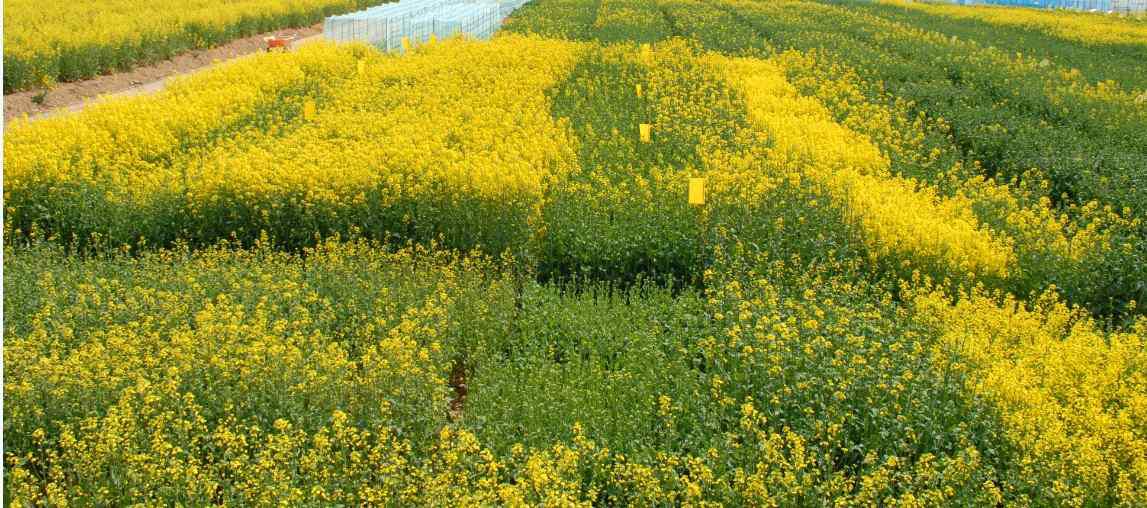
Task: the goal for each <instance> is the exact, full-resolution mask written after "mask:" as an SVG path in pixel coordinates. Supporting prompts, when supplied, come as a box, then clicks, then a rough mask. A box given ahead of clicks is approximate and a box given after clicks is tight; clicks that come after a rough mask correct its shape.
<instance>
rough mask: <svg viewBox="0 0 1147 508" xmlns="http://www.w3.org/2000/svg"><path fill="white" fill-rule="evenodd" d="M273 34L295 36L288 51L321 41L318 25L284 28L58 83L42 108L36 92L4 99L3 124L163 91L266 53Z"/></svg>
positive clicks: (8, 96) (16, 94)
mask: <svg viewBox="0 0 1147 508" xmlns="http://www.w3.org/2000/svg"><path fill="white" fill-rule="evenodd" d="M274 34H281V35H287V34H297V36H298V39H297V40H296V41H295V42H293V43H292V47H294V46H298V45H300V44H305V43H307V42H312V41H315V40H318V39H320V38H321V37H322V23H318V24H315V25H312V26H309V27H303V28H286V29H283V30H276V31H274V32H268V33H265V34H259V35H253V36H251V37H245V38H242V39H236V40H234V41H231V42H229V43H227V44H225V45H223V46H219V47H215V48H210V49H204V50H198V51H192V52H189V53H184V54H182V55H179V56H177V57H175V58H172V59H171V60H165V61H163V62H158V63H155V64H152V65H147V66H143V67H137V68H135V69H132V70H130V71H127V72H121V73H117V74H109V75H106V76H98V77H95V78H92V79H88V80H84V81H76V82H72V83H60V84H59V85H57V86H56V87H55V88H53V89H52V90H51V91H49V92H48V93H47V95H46V96H45V97H44V101H43V103H42V104H36V102H35V101H34V100H33V98H34V97H36V95H38V94H40V93H41V92H39V91H25V92H16V93H12V94H8V95H5V96H4V120H6V121H7V120H10V119H12V118H19V117H21V116H24V115H28V117H29V118H32V119H38V118H44V117H48V116H51V115H55V114H59V113H63V112H68V111H79V110H81V109H83V108H84V106H85V105H86V104H87V103H90V102H92V101H91V100H92V99H96V98H101V97H124V96H131V95H143V94H149V93H155V92H158V91H160V90H163V87H164V86H165V84H166V82H167V79H168V78H171V77H173V76H179V75H183V74H189V73H192V72H196V71H199V70H202V69H204V68H207V67H211V66H212V65H214V64H216V63H218V62H222V61H227V60H232V59H235V58H238V57H242V56H245V55H249V54H252V53H256V52H259V51H262V50H264V49H266V47H267V43H266V42H264V41H263V37H266V36H270V35H274Z"/></svg>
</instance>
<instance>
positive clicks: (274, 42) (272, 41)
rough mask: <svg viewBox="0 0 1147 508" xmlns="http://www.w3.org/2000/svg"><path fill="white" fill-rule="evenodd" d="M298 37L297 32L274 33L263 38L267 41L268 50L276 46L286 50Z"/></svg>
mask: <svg viewBox="0 0 1147 508" xmlns="http://www.w3.org/2000/svg"><path fill="white" fill-rule="evenodd" d="M296 37H297V36H296V35H295V34H290V35H272V36H271V37H264V38H263V40H264V41H266V42H267V51H271V50H273V49H276V48H277V49H282V50H284V51H286V50H287V47H288V46H289V45H290V44H291V41H293V40H295V38H296Z"/></svg>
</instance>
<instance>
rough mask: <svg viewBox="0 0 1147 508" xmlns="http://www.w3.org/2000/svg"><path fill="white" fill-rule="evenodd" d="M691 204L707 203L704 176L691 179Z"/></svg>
mask: <svg viewBox="0 0 1147 508" xmlns="http://www.w3.org/2000/svg"><path fill="white" fill-rule="evenodd" d="M689 204H691V205H703V204H705V179H704V178H690V179H689Z"/></svg>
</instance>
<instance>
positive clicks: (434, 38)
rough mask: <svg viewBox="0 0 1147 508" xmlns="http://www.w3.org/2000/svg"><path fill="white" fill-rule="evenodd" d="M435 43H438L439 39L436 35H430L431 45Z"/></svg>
mask: <svg viewBox="0 0 1147 508" xmlns="http://www.w3.org/2000/svg"><path fill="white" fill-rule="evenodd" d="M435 42H438V37H435V36H434V34H430V43H431V44H434V43H435Z"/></svg>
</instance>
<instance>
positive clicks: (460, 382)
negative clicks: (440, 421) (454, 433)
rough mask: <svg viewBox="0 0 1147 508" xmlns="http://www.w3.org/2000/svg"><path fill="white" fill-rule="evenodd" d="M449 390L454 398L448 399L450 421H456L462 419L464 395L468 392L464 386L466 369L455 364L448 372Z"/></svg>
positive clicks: (464, 405)
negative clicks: (451, 390)
mask: <svg viewBox="0 0 1147 508" xmlns="http://www.w3.org/2000/svg"><path fill="white" fill-rule="evenodd" d="M450 388H451V389H453V390H454V396H453V397H451V399H450V419H451V420H453V421H458V419H459V418H462V410H463V409H465V407H466V394H467V393H468V392H469V391H470V390H469V387H467V386H466V367H464V366H463V365H462V363H461V362H456V363H455V364H454V368H453V369H452V370H451V371H450Z"/></svg>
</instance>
